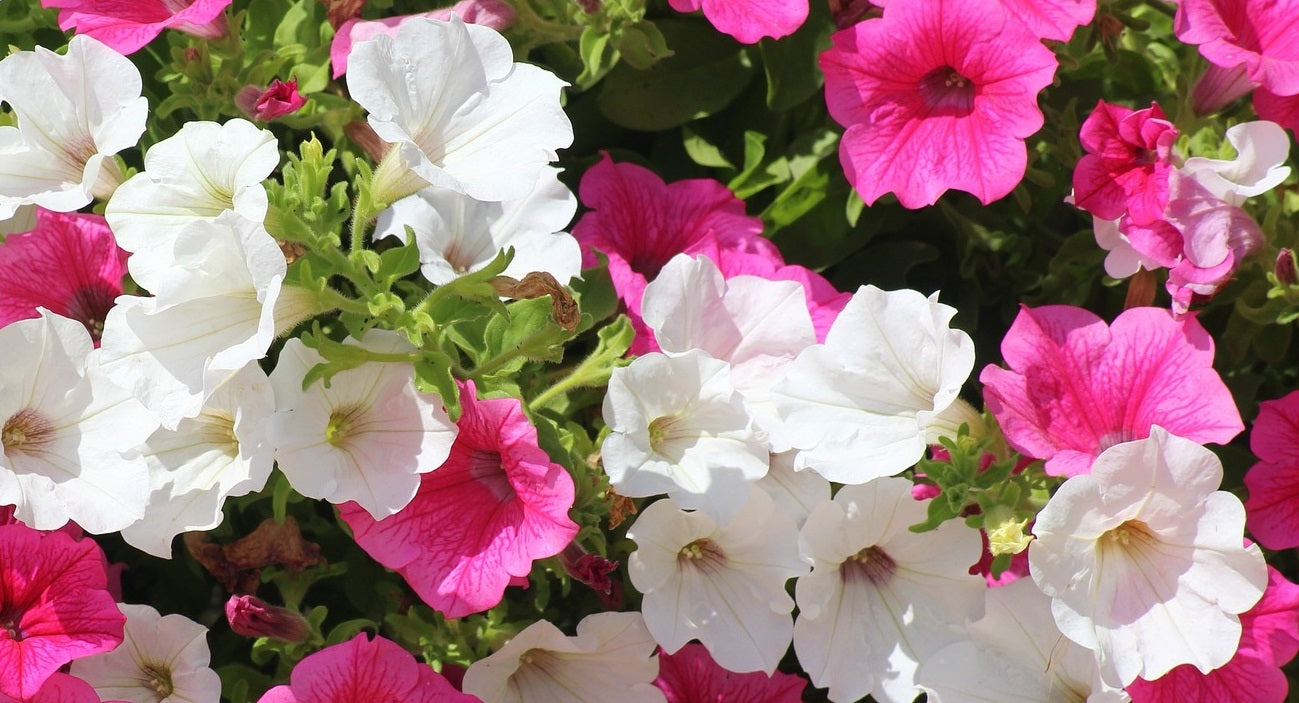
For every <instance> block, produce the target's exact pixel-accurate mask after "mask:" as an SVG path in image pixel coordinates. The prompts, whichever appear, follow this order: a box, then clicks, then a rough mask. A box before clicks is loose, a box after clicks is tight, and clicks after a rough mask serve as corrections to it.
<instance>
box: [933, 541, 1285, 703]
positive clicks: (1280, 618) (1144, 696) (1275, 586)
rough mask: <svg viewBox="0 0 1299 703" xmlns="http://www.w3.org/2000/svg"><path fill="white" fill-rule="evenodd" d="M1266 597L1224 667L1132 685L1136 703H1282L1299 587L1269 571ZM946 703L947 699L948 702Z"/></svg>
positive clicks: (1186, 670) (1248, 617) (1182, 669)
mask: <svg viewBox="0 0 1299 703" xmlns="http://www.w3.org/2000/svg"><path fill="white" fill-rule="evenodd" d="M1267 577H1268V579H1267V590H1266V591H1264V592H1263V598H1262V599H1261V600H1259V602H1258V603H1256V604H1255V605H1254V607H1253V608H1250V609H1249V611H1248V612H1245V613H1242V614H1241V616H1240V626H1241V635H1240V647H1239V649H1237V650H1236V655H1235V656H1234V657H1232V658H1231V661H1229V662H1227V663H1226V664H1225V665H1223V666H1221V667H1219V668H1217V669H1214V670H1213V671H1210V672H1209V673H1207V674H1202V673H1200V672H1199V671H1197V670H1196V669H1195V667H1193V666H1191V665H1189V664H1183V665H1181V666H1179V667H1177V668H1175V669H1173V670H1172V671H1170V672H1168V673H1167V674H1164V675H1163V676H1161V677H1159V678H1158V679H1156V680H1154V681H1146V680H1144V679H1137V680H1136V681H1133V682H1132V683H1131V684H1130V685H1129V686H1128V693H1130V694H1131V695H1132V700H1133V702H1134V703H1185V702H1186V701H1205V702H1206V703H1208V702H1212V703H1280V702H1281V701H1284V700H1286V695H1287V694H1288V693H1289V689H1290V682H1289V681H1288V680H1287V678H1286V675H1285V672H1283V671H1282V670H1281V667H1282V666H1284V665H1285V664H1286V663H1288V662H1289V661H1290V660H1291V659H1294V656H1295V654H1296V653H1299V586H1296V585H1295V584H1293V583H1290V582H1289V581H1287V580H1286V579H1285V577H1284V576H1282V575H1281V572H1279V571H1277V570H1276V569H1274V568H1272V567H1270V566H1269V567H1268V568H1267ZM943 700H944V701H946V700H947V699H945V698H944V699H943Z"/></svg>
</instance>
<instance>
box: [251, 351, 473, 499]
mask: <svg viewBox="0 0 1299 703" xmlns="http://www.w3.org/2000/svg"><path fill="white" fill-rule="evenodd" d="M346 343H348V344H355V345H357V346H359V347H362V348H364V349H368V350H370V351H374V352H378V353H383V354H403V353H410V352H413V351H414V347H413V346H411V345H410V343H409V342H407V341H406V340H405V339H404V338H403V337H402V336H401V335H400V334H399V333H397V332H391V331H388V330H377V329H376V330H370V331H369V332H367V333H366V335H365V337H364V338H363V339H362V340H360V341H359V342H358V341H356V340H353V339H350V338H349V339H348V340H347V342H346ZM322 361H324V359H323V358H322V357H321V356H320V355H319V354H318V353H316V352H315V350H312V349H308V348H307V347H306V346H305V345H303V344H302V342H301V341H299V340H298V339H290V340H289V341H288V343H286V344H285V345H284V349H283V350H281V351H280V359H279V362H278V363H277V364H276V366H275V371H274V372H272V373H271V386H272V387H273V388H274V389H275V405H276V413H275V416H274V418H272V420H271V424H270V436H271V443H272V444H273V445H274V446H275V459H276V461H277V462H278V463H279V467H280V470H281V471H283V472H284V475H285V476H287V477H288V479H289V483H291V484H292V485H293V488H294V489H295V490H296V491H298V492H299V493H301V494H302V495H305V496H308V497H310V498H321V499H324V500H327V501H329V502H331V503H346V502H347V501H349V500H354V501H356V502H357V503H358V504H360V506H361V507H362V508H364V509H365V510H366V511H368V512H369V513H370V515H371V516H373V517H374V519H375V520H382V519H383V518H385V517H388V516H389V515H392V514H394V513H396V512H397V511H398V510H401V509H402V508H404V507H406V504H407V503H409V502H410V501H411V499H412V498H414V497H415V492H416V490H418V489H419V484H420V477H419V475H420V474H423V473H427V472H429V471H432V470H434V469H436V468H438V467H439V466H441V465H442V463H443V462H444V461H445V460H446V458H447V456H448V455H449V454H450V453H451V444H452V443H453V442H454V441H455V438H456V426H455V424H454V423H452V422H451V420H450V418H448V417H447V414H446V411H445V410H443V409H442V400H441V399H440V398H438V397H437V396H436V395H434V394H427V393H420V392H418V391H416V390H415V378H414V375H415V374H414V369H413V367H412V366H411V365H410V364H406V363H399V362H391V363H389V362H377V361H372V362H367V363H364V364H362V365H360V366H357V367H355V368H350V369H347V370H345V371H341V372H339V373H338V374H337V375H335V376H334V377H333V378H331V379H330V382H329V386H328V387H325V385H324V383H323V382H320V381H317V382H315V383H313V384H312V385H311V386H309V387H307V388H306V389H305V390H304V389H303V388H302V381H303V379H304V378H306V375H307V372H308V371H309V370H310V369H311V368H312V367H313V366H315V365H316V364H318V363H321V362H322Z"/></svg>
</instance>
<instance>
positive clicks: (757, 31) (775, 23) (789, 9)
mask: <svg viewBox="0 0 1299 703" xmlns="http://www.w3.org/2000/svg"><path fill="white" fill-rule="evenodd" d="M668 4H669V5H671V6H672V9H674V10H676V11H677V12H694V11H696V10H703V12H704V17H705V18H707V19H708V22H709V23H710V24H712V25H713V27H715V28H717V31H719V32H724V33H726V34H729V35H731V36H732V37H735V39H736V41H739V42H741V43H744V44H755V43H757V41H758V40H759V39H762V38H763V37H771V38H772V39H779V38H781V37H784V36H788V35H790V34H793V33H794V31H795V30H797V29H798V28H799V27H801V26H803V22H804V21H805V20H807V10H808V7H807V0H668Z"/></svg>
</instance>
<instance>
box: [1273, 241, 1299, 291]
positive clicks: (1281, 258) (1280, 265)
mask: <svg viewBox="0 0 1299 703" xmlns="http://www.w3.org/2000/svg"><path fill="white" fill-rule="evenodd" d="M1273 271H1274V272H1275V273H1276V280H1277V282H1278V283H1280V284H1281V285H1284V286H1293V285H1296V284H1299V272H1296V271H1295V256H1294V251H1292V250H1290V249H1282V250H1281V251H1278V252H1277V253H1276V264H1275V267H1274V268H1273Z"/></svg>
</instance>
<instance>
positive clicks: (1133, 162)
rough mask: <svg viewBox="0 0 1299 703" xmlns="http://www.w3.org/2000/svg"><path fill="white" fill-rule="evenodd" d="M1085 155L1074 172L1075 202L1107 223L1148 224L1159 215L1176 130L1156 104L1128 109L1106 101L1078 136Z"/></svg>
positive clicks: (1164, 201)
mask: <svg viewBox="0 0 1299 703" xmlns="http://www.w3.org/2000/svg"><path fill="white" fill-rule="evenodd" d="M1079 139H1080V140H1081V141H1082V145H1083V149H1085V150H1086V151H1087V154H1086V155H1084V156H1083V157H1082V158H1081V159H1079V161H1078V165H1077V166H1076V167H1075V168H1074V173H1073V197H1074V204H1075V205H1077V206H1078V207H1079V208H1081V209H1083V210H1086V211H1087V212H1090V213H1092V214H1093V215H1095V216H1096V217H1099V218H1101V219H1106V220H1114V219H1118V217H1119V216H1120V215H1123V214H1125V213H1126V214H1127V216H1128V218H1129V219H1130V220H1131V221H1132V222H1134V223H1136V224H1140V225H1148V224H1150V223H1152V222H1156V221H1158V220H1160V219H1161V218H1162V217H1163V214H1164V208H1165V207H1166V206H1167V205H1168V201H1169V197H1170V196H1169V192H1168V189H1169V184H1168V177H1169V173H1171V172H1172V170H1173V164H1172V161H1171V158H1172V149H1173V142H1175V141H1177V128H1176V127H1174V126H1173V124H1172V123H1171V122H1169V121H1168V120H1167V118H1165V117H1164V112H1163V110H1161V109H1159V106H1158V105H1155V104H1153V103H1152V104H1151V106H1150V107H1148V108H1146V109H1144V110H1135V111H1134V110H1131V109H1129V108H1126V107H1123V106H1122V105H1111V104H1110V103H1107V102H1105V101H1103V100H1102V101H1100V102H1098V103H1096V108H1095V109H1094V110H1092V112H1091V114H1090V115H1088V116H1087V120H1086V121H1085V122H1083V126H1082V131H1081V132H1080V133H1079Z"/></svg>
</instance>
